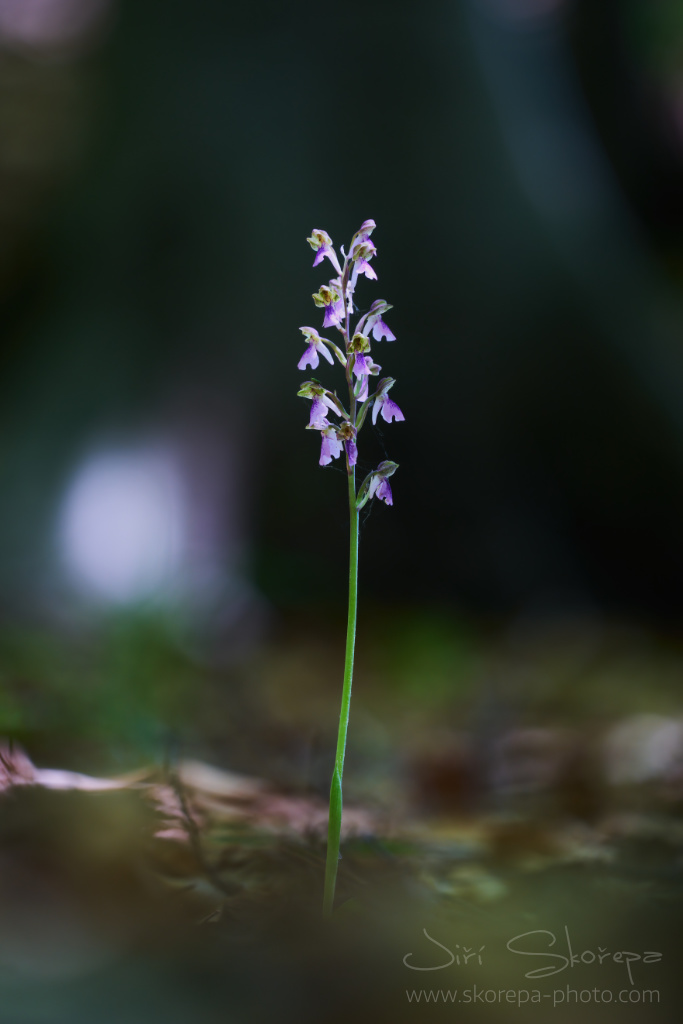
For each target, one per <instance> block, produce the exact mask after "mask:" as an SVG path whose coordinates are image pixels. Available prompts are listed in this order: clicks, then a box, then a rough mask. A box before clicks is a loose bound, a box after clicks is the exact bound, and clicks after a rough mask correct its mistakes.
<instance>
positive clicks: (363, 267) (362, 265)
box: [353, 259, 377, 281]
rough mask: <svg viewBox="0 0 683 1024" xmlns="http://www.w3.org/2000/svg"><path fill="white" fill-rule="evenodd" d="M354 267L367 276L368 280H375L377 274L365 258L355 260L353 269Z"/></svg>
mask: <svg viewBox="0 0 683 1024" xmlns="http://www.w3.org/2000/svg"><path fill="white" fill-rule="evenodd" d="M356 267H357V268H358V273H360V274H365V276H366V277H367V278H368V280H370V281H376V280H377V274H376V273H375V271H374V270H373V269H372V267H371V266H370V264H369V263H368V261H367V260H363V259H360V260H356V263H355V266H354V268H353V269H354V270H355V269H356Z"/></svg>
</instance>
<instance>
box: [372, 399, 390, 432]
mask: <svg viewBox="0 0 683 1024" xmlns="http://www.w3.org/2000/svg"><path fill="white" fill-rule="evenodd" d="M386 397H387V396H386V395H380V396H379V398H376V399H375V401H374V402H373V403H372V425H373V427H374V426H375V424H376V423H377V416H378V414H379V411H380V409H381V408H382V406H383V405H384V402H385V400H386Z"/></svg>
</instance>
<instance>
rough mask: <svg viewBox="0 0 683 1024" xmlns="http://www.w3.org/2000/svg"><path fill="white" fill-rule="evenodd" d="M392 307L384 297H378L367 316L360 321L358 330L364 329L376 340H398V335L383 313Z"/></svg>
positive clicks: (365, 332) (364, 331)
mask: <svg viewBox="0 0 683 1024" xmlns="http://www.w3.org/2000/svg"><path fill="white" fill-rule="evenodd" d="M392 308H393V307H392V306H390V305H389V303H388V302H385V301H384V299H376V300H375V301H374V302H373V304H372V305H371V306H370V309H369V310H368V312H367V313H366V314H365V316H363V317H361V319H360V320H359V321H358V325H357V327H356V330H357V331H363V333H364V334H367V335H368V337H370V336H372V337H373V338H374V339H375V341H382V339H386V340H387V341H396V335H395V334H394V333H393V331H391V330H390V328H389V327H388V326H387V324H385V322H384V320H383V319H382V314H383V313H386V312H387V310H389V309H392Z"/></svg>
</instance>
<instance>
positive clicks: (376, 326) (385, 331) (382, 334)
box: [372, 316, 396, 341]
mask: <svg viewBox="0 0 683 1024" xmlns="http://www.w3.org/2000/svg"><path fill="white" fill-rule="evenodd" d="M372 336H373V338H374V339H375V341H381V340H382V338H386V340H387V341H396V335H395V334H394V333H393V331H390V330H389V328H388V327H387V325H386V324H385V323H384V320H382V317H381V316H378V317H377V319H376V320H375V322H374V323H373V325H372Z"/></svg>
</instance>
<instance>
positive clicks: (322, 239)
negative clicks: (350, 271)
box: [306, 228, 341, 274]
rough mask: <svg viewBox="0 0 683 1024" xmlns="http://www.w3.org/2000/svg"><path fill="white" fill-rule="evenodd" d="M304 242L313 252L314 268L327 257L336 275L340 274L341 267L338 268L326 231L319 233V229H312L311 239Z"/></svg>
mask: <svg viewBox="0 0 683 1024" xmlns="http://www.w3.org/2000/svg"><path fill="white" fill-rule="evenodd" d="M306 241H307V242H308V244H309V245H310V247H311V249H313V250H315V254H316V256H315V259H314V260H313V266H314V267H317V266H318V264H319V263H322V261H323V260H324V259H325V257H326V256H327V258H328V259H329V261H330V263H331V264H332V266H333V267H334V269H335V270H336V271H337V273H338V274H341V267H340V266H339V260H338V259H337V254H336V252H335V251H334V249H333V248H332V239H331V238H330V236H329V235H328V233H327V232H326V231H321V230H320V228H313V231H312V232H311V237H310V238H307V239H306Z"/></svg>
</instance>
